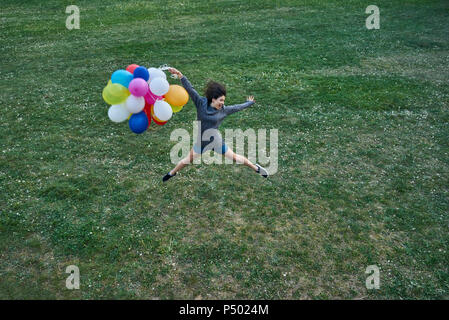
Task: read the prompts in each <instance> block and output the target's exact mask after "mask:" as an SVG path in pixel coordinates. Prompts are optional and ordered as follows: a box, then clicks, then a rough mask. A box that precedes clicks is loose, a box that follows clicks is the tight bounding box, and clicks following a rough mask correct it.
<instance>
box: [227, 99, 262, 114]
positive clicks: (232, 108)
mask: <svg viewBox="0 0 449 320" xmlns="http://www.w3.org/2000/svg"><path fill="white" fill-rule="evenodd" d="M246 100H247V101H246V102H245V103H242V104H235V105H232V106H224V107H223V110H224V112H225V113H226V115H230V114H232V113H234V112H237V111H240V110H243V109H245V108H248V107H249V106H252V105H253V104H254V103H255V101H254V97H253V96H249V97H248V99H246Z"/></svg>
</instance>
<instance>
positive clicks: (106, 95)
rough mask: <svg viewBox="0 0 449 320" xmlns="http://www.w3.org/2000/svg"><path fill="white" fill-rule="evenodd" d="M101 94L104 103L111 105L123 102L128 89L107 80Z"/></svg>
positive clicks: (126, 96)
mask: <svg viewBox="0 0 449 320" xmlns="http://www.w3.org/2000/svg"><path fill="white" fill-rule="evenodd" d="M102 95H103V99H104V101H106V103H108V104H110V105H113V104H120V103H122V102H125V100H126V98H128V96H129V95H130V93H129V90H128V89H127V88H126V87H124V86H122V85H121V84H119V83H111V82H109V83H108V85H107V86H106V87H105V88H104V89H103V94H102Z"/></svg>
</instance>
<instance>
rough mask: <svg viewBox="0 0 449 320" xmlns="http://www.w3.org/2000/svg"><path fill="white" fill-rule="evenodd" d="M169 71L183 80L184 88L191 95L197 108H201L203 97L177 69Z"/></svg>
mask: <svg viewBox="0 0 449 320" xmlns="http://www.w3.org/2000/svg"><path fill="white" fill-rule="evenodd" d="M168 71H169V72H170V73H171V74H176V75H177V76H178V78H179V79H181V83H182V86H183V87H184V88H185V89H186V90H187V92H188V93H189V96H190V98H191V99H192V101H193V103H194V104H195V106H197V107H198V106H199V105H200V104H201V96H200V95H199V94H198V92H196V90H195V89H194V88H193V86H192V84H191V83H190V81H189V80H188V79H187V78H186V77H185V76H184V75H183V74H182V73H181V72H180V71H179V70H177V69H175V68H170V69H168Z"/></svg>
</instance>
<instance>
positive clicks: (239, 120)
mask: <svg viewBox="0 0 449 320" xmlns="http://www.w3.org/2000/svg"><path fill="white" fill-rule="evenodd" d="M70 4H73V2H72V1H56V0H54V1H53V0H47V1H17V0H15V1H12V0H4V1H2V10H1V13H0V18H1V24H0V26H1V29H0V31H1V32H0V44H1V47H0V58H1V68H0V102H1V106H2V108H1V113H0V135H1V153H0V186H1V189H0V299H107V298H113V299H125V298H129V299H173V298H176V299H193V298H199V299H225V298H226V299H448V298H449V276H448V275H449V273H448V264H449V261H448V260H449V259H448V257H449V255H448V252H447V251H448V245H449V238H448V232H447V231H448V223H449V219H448V215H447V213H448V208H449V200H448V199H449V194H448V186H449V157H448V152H449V145H448V137H449V127H448V123H449V111H448V106H449V84H448V83H449V82H448V80H449V73H448V62H449V60H448V56H449V37H448V32H447V30H448V27H449V23H448V21H449V20H448V18H449V4H448V3H447V1H444V0H441V1H437V0H435V1H411V0H408V1H401V2H400V3H399V2H395V1H384V0H382V1H377V2H376V3H375V4H376V5H378V6H379V8H380V12H381V28H380V30H367V29H366V28H365V19H366V17H367V15H366V14H365V8H366V7H367V6H368V5H370V4H373V3H371V2H370V1H354V0H353V1H319V0H309V1H268V0H267V1H262V0H261V1H255V0H252V1H243V0H242V1H230V0H222V1H187V0H183V1H174V0H171V1H143V0H142V1H126V2H125V1H118V0H114V1H107V2H105V1H92V0H91V1H77V2H76V3H75V4H77V5H78V6H79V8H80V10H81V29H80V30H72V31H69V30H67V29H66V28H65V19H66V17H67V16H68V15H67V14H65V7H66V6H67V5H70ZM131 63H137V64H141V65H145V66H147V67H150V66H156V67H158V66H160V65H162V64H165V63H167V64H169V65H171V66H175V67H177V68H179V69H180V70H181V71H182V72H183V73H184V74H185V75H187V76H188V77H189V79H190V80H191V82H192V83H193V84H194V85H195V86H196V87H197V88H198V89H201V88H202V87H203V86H204V84H205V83H206V81H207V80H208V79H214V80H217V81H220V82H223V83H225V84H226V86H227V88H228V96H227V102H228V103H230V104H231V103H239V102H242V101H243V100H244V98H245V97H246V95H250V94H252V95H254V96H255V97H256V101H257V104H256V105H255V106H254V107H252V108H250V109H247V110H245V111H243V112H240V113H237V114H234V115H232V116H230V117H229V118H228V119H226V120H225V122H224V123H223V125H222V127H221V128H222V132H224V129H225V128H234V129H237V128H241V129H243V130H246V129H247V128H253V129H255V130H257V129H262V128H266V129H278V130H279V170H278V172H277V173H276V174H275V175H273V176H271V177H270V178H269V179H268V180H263V179H262V178H261V177H260V176H257V175H255V174H254V173H253V172H251V171H250V170H249V169H248V168H245V167H242V166H241V165H234V166H229V165H211V166H208V165H204V164H202V165H192V166H189V167H187V168H185V169H184V170H183V171H182V172H181V173H180V174H178V176H177V177H176V178H173V179H172V180H170V181H169V182H168V183H166V184H162V182H161V178H162V176H163V175H164V174H165V173H166V172H167V171H168V170H169V169H171V168H172V166H173V165H172V164H171V162H170V157H169V152H170V149H171V147H172V146H173V145H174V144H175V142H172V141H170V133H171V132H172V131H173V130H174V129H176V128H184V129H187V130H188V131H189V132H192V121H193V120H194V119H195V112H196V111H195V108H194V106H193V104H192V102H191V101H189V103H188V104H187V105H186V107H185V108H184V109H183V110H182V111H181V112H180V113H177V114H175V115H174V116H173V118H172V119H171V120H170V121H169V122H168V123H167V124H166V125H165V126H162V127H158V126H156V125H155V124H152V125H151V126H150V129H149V130H148V131H147V132H145V133H144V134H142V135H135V134H133V133H132V132H131V131H130V130H129V128H128V126H127V124H126V123H122V124H114V123H112V122H111V121H110V120H109V119H108V117H107V105H106V104H105V103H104V101H102V98H101V91H102V89H103V87H104V86H105V84H106V83H107V80H108V78H109V77H110V75H111V73H112V72H113V71H114V70H117V69H122V68H124V67H126V66H127V65H128V64H131ZM170 82H171V83H177V81H176V80H173V79H170ZM72 264H74V265H77V266H78V267H79V268H80V273H81V289H80V290H73V291H71V290H67V289H66V288H65V279H66V277H67V276H68V275H67V274H65V268H66V267H67V266H68V265H72ZM372 264H375V265H377V266H379V267H380V277H381V278H380V281H381V287H380V289H379V290H367V289H366V287H365V279H366V277H367V275H365V273H364V272H365V269H366V267H367V266H368V265H372Z"/></svg>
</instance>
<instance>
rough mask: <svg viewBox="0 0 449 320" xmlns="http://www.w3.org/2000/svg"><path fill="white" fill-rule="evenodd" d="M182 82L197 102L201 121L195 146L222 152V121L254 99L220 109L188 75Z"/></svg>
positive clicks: (198, 115)
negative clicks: (220, 129) (212, 103)
mask: <svg viewBox="0 0 449 320" xmlns="http://www.w3.org/2000/svg"><path fill="white" fill-rule="evenodd" d="M181 83H182V85H183V86H184V88H185V89H186V90H187V92H188V93H189V96H190V98H191V99H192V101H193V103H194V104H195V106H196V114H197V117H196V118H197V120H198V121H200V128H199V130H198V136H197V140H196V142H195V146H194V148H196V149H197V150H199V149H200V146H201V150H202V151H206V150H216V151H217V152H218V153H221V152H220V150H221V149H222V146H223V144H224V142H223V139H222V138H221V135H220V132H219V131H218V127H219V126H220V124H221V122H222V121H223V119H224V118H226V116H228V115H230V114H232V113H234V112H237V111H240V110H243V109H245V108H247V107H249V106H251V105H253V104H254V101H246V102H245V103H242V104H236V105H232V106H223V108H221V109H220V110H218V109H215V108H214V107H212V106H211V105H210V104H208V103H207V98H206V97H201V96H200V95H199V94H198V92H196V90H195V89H194V88H193V87H192V84H191V83H190V81H189V80H188V79H187V78H186V76H183V77H182V78H181ZM206 131H207V132H206ZM205 132H206V134H205V135H204V136H203V134H204V133H205Z"/></svg>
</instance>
